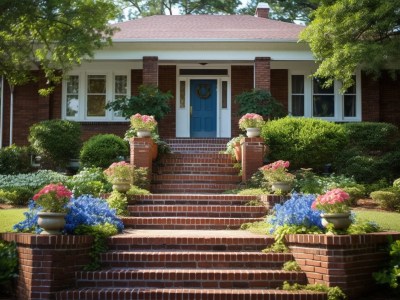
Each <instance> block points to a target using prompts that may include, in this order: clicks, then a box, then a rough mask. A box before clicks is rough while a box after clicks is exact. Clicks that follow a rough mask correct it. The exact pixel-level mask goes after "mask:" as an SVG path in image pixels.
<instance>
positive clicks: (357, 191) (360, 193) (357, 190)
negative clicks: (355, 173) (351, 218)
mask: <svg viewBox="0 0 400 300" xmlns="http://www.w3.org/2000/svg"><path fill="white" fill-rule="evenodd" d="M342 189H343V190H344V191H345V192H346V193H348V194H349V196H350V198H349V200H348V202H349V203H350V205H353V206H354V205H356V204H357V200H358V199H361V198H362V197H364V196H365V187H364V186H363V185H361V184H358V185H357V186H347V187H346V186H345V187H343V188H342Z"/></svg>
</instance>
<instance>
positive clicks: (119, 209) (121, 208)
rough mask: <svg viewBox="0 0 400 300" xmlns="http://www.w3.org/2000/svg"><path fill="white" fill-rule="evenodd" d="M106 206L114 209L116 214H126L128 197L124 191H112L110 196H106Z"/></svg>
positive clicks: (127, 213)
mask: <svg viewBox="0 0 400 300" xmlns="http://www.w3.org/2000/svg"><path fill="white" fill-rule="evenodd" d="M107 203H108V206H109V207H110V208H112V209H115V213H116V214H117V215H118V216H128V215H129V212H128V198H127V197H126V195H125V193H120V192H118V191H112V192H111V194H110V196H108V198H107Z"/></svg>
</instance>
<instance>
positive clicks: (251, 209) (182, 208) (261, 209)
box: [128, 205, 267, 218]
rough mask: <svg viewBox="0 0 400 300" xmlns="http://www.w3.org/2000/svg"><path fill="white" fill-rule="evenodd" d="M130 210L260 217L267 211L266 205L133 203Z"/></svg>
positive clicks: (159, 214) (152, 213) (143, 213)
mask: <svg viewBox="0 0 400 300" xmlns="http://www.w3.org/2000/svg"><path fill="white" fill-rule="evenodd" d="M128 210H129V212H130V215H131V216H135V217H163V216H165V217H178V216H181V217H214V218H259V217H264V216H265V215H266V213H267V209H266V207H265V206H224V205H210V206H205V205H179V206H177V205H131V206H129V207H128Z"/></svg>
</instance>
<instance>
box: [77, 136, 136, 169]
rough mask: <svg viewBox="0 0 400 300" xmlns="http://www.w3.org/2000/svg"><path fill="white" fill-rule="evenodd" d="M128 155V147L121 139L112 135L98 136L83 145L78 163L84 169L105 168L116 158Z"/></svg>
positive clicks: (116, 159)
mask: <svg viewBox="0 0 400 300" xmlns="http://www.w3.org/2000/svg"><path fill="white" fill-rule="evenodd" d="M128 154H129V149H128V145H127V143H126V142H125V141H124V140H123V139H121V138H120V137H118V136H116V135H114V134H98V135H95V136H92V137H91V138H90V139H89V140H87V141H86V142H85V143H84V144H83V147H82V149H81V153H80V161H81V165H82V166H84V167H100V168H107V167H108V166H109V165H111V164H112V163H113V162H115V161H118V157H120V156H123V157H125V156H127V155H128Z"/></svg>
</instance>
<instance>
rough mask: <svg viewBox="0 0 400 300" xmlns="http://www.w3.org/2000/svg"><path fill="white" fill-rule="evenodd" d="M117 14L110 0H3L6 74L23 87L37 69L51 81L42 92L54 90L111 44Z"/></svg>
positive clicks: (1, 53) (1, 69)
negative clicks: (70, 72)
mask: <svg viewBox="0 0 400 300" xmlns="http://www.w3.org/2000/svg"><path fill="white" fill-rule="evenodd" d="M117 12H118V9H117V6H116V5H115V4H114V3H113V1H109V0H96V1H94V0H87V1H69V0H58V1H40V2H37V1H31V0H19V1H2V3H1V13H2V15H1V19H0V76H1V75H4V76H5V77H6V79H7V81H8V82H10V83H11V84H12V85H18V84H21V83H24V82H26V81H27V80H29V79H30V76H31V75H32V73H31V70H32V66H33V65H34V66H36V67H37V68H38V69H40V70H43V72H44V74H45V76H46V78H47V79H48V80H49V82H50V84H49V85H48V86H47V89H46V90H45V91H42V94H46V92H49V91H52V90H53V89H54V86H53V85H52V83H54V82H59V81H60V80H61V78H62V74H64V73H65V72H66V71H68V70H69V69H71V68H72V67H73V66H75V65H76V64H79V63H80V62H81V61H82V58H83V57H85V58H86V57H93V55H94V51H95V50H98V49H100V48H102V47H103V46H105V45H110V44H111V36H112V34H113V33H114V32H115V31H116V30H117V27H115V26H112V25H111V24H110V23H109V21H110V20H113V19H115V17H116V16H117ZM60 70H61V72H60ZM32 92H33V91H32Z"/></svg>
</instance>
